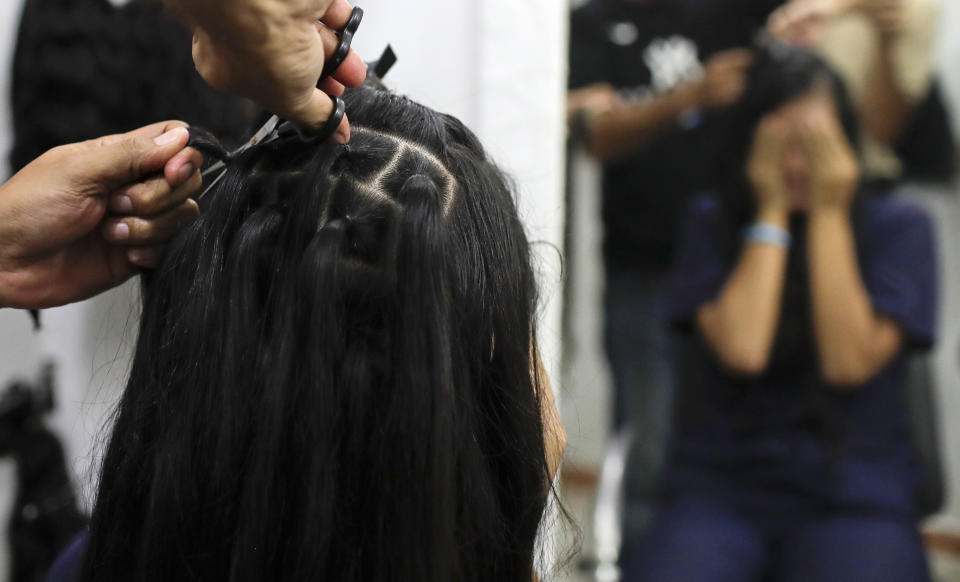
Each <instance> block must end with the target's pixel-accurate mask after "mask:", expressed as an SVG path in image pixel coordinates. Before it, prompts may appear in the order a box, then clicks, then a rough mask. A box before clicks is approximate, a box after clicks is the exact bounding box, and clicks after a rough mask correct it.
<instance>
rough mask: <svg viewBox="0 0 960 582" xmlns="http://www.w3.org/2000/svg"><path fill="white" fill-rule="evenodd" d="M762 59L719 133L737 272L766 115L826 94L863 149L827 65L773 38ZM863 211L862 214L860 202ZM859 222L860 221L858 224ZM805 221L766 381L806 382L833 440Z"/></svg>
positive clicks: (729, 242)
mask: <svg viewBox="0 0 960 582" xmlns="http://www.w3.org/2000/svg"><path fill="white" fill-rule="evenodd" d="M755 54H756V61H755V63H754V65H753V67H752V69H751V71H750V73H749V75H748V78H747V87H746V90H745V91H744V95H743V97H742V98H741V100H740V101H739V102H738V103H737V104H736V105H734V106H733V107H732V108H731V109H730V110H729V111H728V112H726V113H725V114H724V115H723V117H722V119H721V120H719V123H718V131H717V133H716V138H717V139H716V142H717V144H718V147H717V151H718V155H717V156H716V157H715V159H716V160H717V163H718V165H717V172H716V175H717V176H718V178H717V183H718V185H719V193H720V198H721V202H722V207H723V211H722V213H721V220H722V223H723V224H721V225H720V231H721V232H722V233H723V236H724V240H723V245H724V249H725V252H726V254H727V258H728V260H729V262H730V264H731V265H732V264H734V263H735V261H736V260H737V257H738V256H739V255H740V253H741V251H742V247H743V239H742V233H743V229H744V227H746V226H747V225H748V224H749V223H750V222H752V221H753V220H754V219H755V216H756V203H755V197H754V195H753V193H752V187H751V186H750V184H749V182H748V179H747V164H748V162H749V157H750V153H751V149H752V145H753V139H754V134H755V133H756V130H757V127H758V126H759V124H760V121H761V120H762V119H763V118H764V117H765V116H766V115H768V114H770V113H773V112H774V111H776V110H777V109H779V108H781V107H783V106H784V105H786V104H787V103H789V102H790V101H793V100H794V99H797V98H800V97H803V96H804V95H806V94H808V93H810V92H811V91H813V90H815V89H817V88H822V87H826V88H827V89H828V90H829V92H830V93H831V95H832V97H833V104H834V106H835V108H836V112H837V117H838V119H839V121H840V124H841V126H842V127H843V131H844V134H845V135H846V138H847V140H848V141H849V142H850V144H851V146H852V147H853V148H854V150H859V141H860V128H859V123H858V120H857V114H856V110H855V108H854V105H853V103H852V101H851V99H850V96H849V94H848V92H847V89H846V86H845V84H844V82H843V80H842V79H841V78H840V77H839V76H838V75H837V73H835V72H834V71H833V69H831V68H830V66H829V65H828V64H827V63H826V62H825V61H824V60H823V59H822V58H820V57H819V56H817V55H815V54H814V53H812V52H809V51H806V50H802V49H797V48H792V47H789V46H787V45H785V44H781V43H778V42H776V41H773V40H769V39H764V40H761V41H759V42H758V43H757V45H756V46H755ZM858 199H859V194H858ZM855 205H857V207H858V206H859V202H855ZM854 216H856V213H854ZM854 220H855V222H856V218H855V219H854ZM805 221H806V218H805V216H804V215H802V214H794V215H793V216H792V217H791V231H792V234H793V237H794V240H793V245H792V247H791V250H790V254H789V257H788V262H787V276H786V284H785V287H784V296H783V301H782V304H781V305H782V307H781V314H780V325H779V326H778V329H777V336H776V339H775V342H774V347H773V351H772V353H771V357H770V364H769V366H768V371H767V373H766V376H765V378H767V377H769V376H771V375H777V376H779V377H781V378H789V379H791V380H792V381H797V380H799V381H800V383H801V385H804V386H806V387H807V389H808V390H809V391H810V393H811V398H810V402H811V406H812V408H813V410H814V415H815V416H816V417H818V418H819V420H818V422H819V423H820V424H822V425H823V430H825V431H826V432H828V433H832V432H833V431H834V428H833V424H834V423H833V422H832V420H830V419H829V418H828V417H829V416H830V413H829V410H830V408H831V407H830V406H829V404H828V403H826V402H825V400H827V399H829V398H831V396H830V395H829V393H828V392H826V391H824V390H822V389H821V388H822V386H823V383H822V381H821V379H820V376H819V363H818V360H817V354H816V350H815V348H814V344H813V337H812V320H811V311H810V298H809V279H808V271H807V259H806V242H805V240H806V228H805V227H804V224H805ZM757 383H758V384H759V383H762V380H761V381H758V382H757ZM733 393H734V394H738V393H742V387H737V388H735V389H734V390H733Z"/></svg>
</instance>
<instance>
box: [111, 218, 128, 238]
mask: <svg viewBox="0 0 960 582" xmlns="http://www.w3.org/2000/svg"><path fill="white" fill-rule="evenodd" d="M109 233H110V238H112V239H113V240H127V239H128V238H130V227H129V226H127V225H126V223H123V222H118V223H117V224H114V225H113V226H111V227H110V230H109Z"/></svg>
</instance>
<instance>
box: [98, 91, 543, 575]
mask: <svg viewBox="0 0 960 582" xmlns="http://www.w3.org/2000/svg"><path fill="white" fill-rule="evenodd" d="M346 102H347V107H348V112H349V115H350V120H351V122H352V129H353V139H352V141H351V143H350V145H348V146H330V145H319V146H317V145H306V144H302V143H296V144H292V145H284V146H280V147H277V148H273V147H271V146H269V145H266V146H261V147H258V148H253V149H251V150H249V151H248V152H247V153H245V154H244V155H242V156H241V157H239V158H238V159H236V160H235V161H233V162H232V163H231V164H230V167H229V170H228V172H227V175H226V177H225V178H224V180H223V181H222V182H221V183H220V184H219V185H218V186H217V187H216V188H215V189H214V190H213V191H212V192H211V193H209V194H207V195H206V197H205V198H204V199H203V200H202V205H203V207H204V211H203V213H202V217H201V218H200V219H199V220H198V221H197V222H196V223H194V224H193V225H192V226H190V227H188V228H187V229H186V230H185V231H183V232H182V233H181V234H179V235H178V236H177V237H176V238H175V239H174V240H173V241H172V242H171V243H170V244H169V246H168V249H167V252H166V256H165V258H164V260H163V263H162V265H161V267H160V268H159V269H158V270H157V271H156V272H155V273H154V274H152V275H149V276H146V277H145V286H144V288H145V292H144V310H143V317H142V322H141V329H140V335H139V339H138V344H137V349H136V354H135V357H134V362H133V367H132V371H131V375H130V380H129V383H128V384H127V387H126V390H125V392H124V395H123V397H122V400H121V402H120V405H119V409H118V414H117V419H116V425H115V427H114V429H113V435H112V438H111V440H110V444H109V447H108V451H107V454H106V457H105V461H104V465H103V469H102V475H101V479H100V483H99V492H98V496H97V500H96V504H95V509H94V512H93V518H92V524H91V528H90V535H89V545H88V548H87V551H86V555H85V562H84V565H83V569H82V580H84V581H88V582H89V581H98V582H100V581H102V582H106V581H111V582H112V581H115V580H130V581H135V582H148V581H157V582H159V581H163V582H169V581H170V580H178V581H187V580H197V581H200V580H202V581H205V582H206V581H211V580H225V581H231V582H241V581H251V582H252V581H258V582H261V581H264V580H271V581H301V580H302V581H307V580H310V581H315V580H329V581H337V582H349V581H361V580H362V581H364V582H376V581H387V580H389V581H391V582H440V581H444V582H446V581H452V580H457V581H481V580H482V581H494V580H496V581H517V582H521V581H522V582H528V581H529V580H530V579H531V576H532V564H533V560H534V554H535V549H534V539H535V537H536V535H537V532H538V528H539V524H540V521H541V516H542V514H543V512H544V509H545V505H546V500H547V495H548V491H549V489H550V484H549V475H548V473H549V471H548V468H547V463H546V460H545V445H544V436H543V424H544V422H543V418H542V413H541V396H542V394H541V390H545V389H547V388H545V387H544V388H542V384H541V379H540V378H538V375H537V372H536V371H535V370H536V368H535V367H532V366H531V357H532V355H534V353H535V349H536V348H535V347H532V346H536V339H535V338H536V330H535V327H534V321H535V316H536V306H537V293H536V285H535V277H534V271H533V268H532V266H531V254H530V250H529V247H528V242H527V239H526V236H525V234H524V230H523V227H522V225H521V222H520V220H519V219H518V214H517V209H516V205H515V201H514V199H513V196H512V193H511V190H510V188H509V187H508V184H507V182H506V181H505V178H504V175H503V174H502V173H501V172H500V171H499V170H498V169H497V167H496V166H495V165H494V164H493V163H492V162H491V161H490V160H489V159H488V157H487V156H486V154H485V152H484V150H483V148H482V146H481V144H480V143H479V141H478V140H477V138H476V137H475V136H474V135H473V134H472V133H471V132H470V131H469V130H468V129H467V128H466V127H465V126H464V125H463V124H462V123H460V122H459V121H458V120H456V119H454V118H453V117H450V116H447V115H442V114H438V113H436V112H434V111H432V110H430V109H427V108H425V107H423V106H421V105H419V104H416V103H414V102H412V101H410V100H408V99H405V98H403V97H399V96H396V95H393V94H390V93H388V92H386V91H383V90H380V89H379V88H374V87H371V86H364V87H362V88H359V89H356V90H351V91H349V92H348V93H347V95H346Z"/></svg>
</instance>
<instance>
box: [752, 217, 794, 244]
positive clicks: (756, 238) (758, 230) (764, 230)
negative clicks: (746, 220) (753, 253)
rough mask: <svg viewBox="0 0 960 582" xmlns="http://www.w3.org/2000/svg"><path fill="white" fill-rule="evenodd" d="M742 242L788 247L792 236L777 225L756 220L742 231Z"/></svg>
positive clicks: (791, 241)
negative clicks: (756, 221)
mask: <svg viewBox="0 0 960 582" xmlns="http://www.w3.org/2000/svg"><path fill="white" fill-rule="evenodd" d="M743 242H744V244H751V243H764V244H768V245H773V246H776V247H780V248H784V249H789V248H790V245H791V244H792V243H793V236H791V235H790V231H789V230H787V229H785V228H780V227H779V226H774V225H772V224H768V223H766V222H758V223H756V224H754V225H752V226H748V227H747V228H746V229H745V230H744V231H743Z"/></svg>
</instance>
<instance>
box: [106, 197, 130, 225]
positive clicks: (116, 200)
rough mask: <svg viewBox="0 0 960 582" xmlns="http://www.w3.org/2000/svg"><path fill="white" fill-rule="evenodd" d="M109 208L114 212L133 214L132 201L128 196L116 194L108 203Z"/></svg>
mask: <svg viewBox="0 0 960 582" xmlns="http://www.w3.org/2000/svg"><path fill="white" fill-rule="evenodd" d="M110 208H111V209H113V211H114V212H120V213H123V214H129V213H131V212H133V201H132V200H130V197H129V196H125V195H123V194H118V195H116V196H114V197H113V199H112V200H111V201H110ZM124 226H126V225H124Z"/></svg>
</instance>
